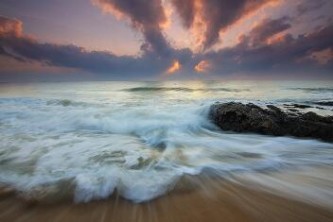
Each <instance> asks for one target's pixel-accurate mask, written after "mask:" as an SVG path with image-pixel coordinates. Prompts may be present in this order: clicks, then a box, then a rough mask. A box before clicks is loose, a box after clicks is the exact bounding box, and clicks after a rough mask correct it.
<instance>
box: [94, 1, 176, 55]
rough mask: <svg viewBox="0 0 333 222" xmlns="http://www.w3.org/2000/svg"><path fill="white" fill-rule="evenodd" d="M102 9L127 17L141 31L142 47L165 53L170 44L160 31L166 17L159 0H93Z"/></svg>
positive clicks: (167, 51) (117, 15)
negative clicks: (142, 37)
mask: <svg viewBox="0 0 333 222" xmlns="http://www.w3.org/2000/svg"><path fill="white" fill-rule="evenodd" d="M93 3H94V4H96V5H97V6H99V7H100V8H101V9H102V10H103V11H105V12H108V13H112V14H114V15H115V16H116V17H118V18H120V19H122V18H124V19H128V20H129V21H130V23H131V25H132V26H133V27H134V28H135V29H137V30H139V31H140V32H142V34H143V36H144V39H145V44H144V46H143V47H142V49H145V50H148V51H153V52H157V53H158V54H159V55H167V54H168V53H169V51H170V45H169V43H168V42H167V41H166V39H165V37H164V36H163V33H162V28H163V26H164V25H165V24H166V23H167V17H166V14H165V11H164V8H163V6H162V2H161V0H93Z"/></svg>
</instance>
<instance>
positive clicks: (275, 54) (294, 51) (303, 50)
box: [206, 18, 333, 73]
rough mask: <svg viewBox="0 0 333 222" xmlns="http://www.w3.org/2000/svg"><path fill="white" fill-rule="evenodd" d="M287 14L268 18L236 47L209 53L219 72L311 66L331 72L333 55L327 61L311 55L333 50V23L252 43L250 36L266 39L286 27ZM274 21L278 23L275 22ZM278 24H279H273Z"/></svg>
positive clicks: (296, 68)
mask: <svg viewBox="0 0 333 222" xmlns="http://www.w3.org/2000/svg"><path fill="white" fill-rule="evenodd" d="M286 21H287V19H286V18H281V19H277V20H270V21H268V20H264V21H263V23H262V24H259V25H258V26H256V27H255V28H254V29H253V30H252V31H251V32H250V34H249V35H247V36H243V38H242V41H240V43H239V44H238V45H236V46H235V47H232V48H227V49H222V50H220V51H218V52H212V53H209V54H207V55H206V56H207V58H209V60H210V61H211V62H212V63H213V65H214V66H213V67H214V69H215V72H223V73H234V72H242V71H243V72H268V73H271V72H272V71H281V70H290V71H295V70H297V71H299V72H306V71H307V70H309V69H312V68H316V69H317V70H326V71H327V72H331V71H332V68H333V58H330V59H329V61H328V62H327V63H326V64H325V65H323V64H318V61H316V60H313V59H311V55H312V54H313V53H316V52H321V51H323V50H333V25H329V26H325V27H322V28H320V29H318V30H316V31H315V32H313V33H310V34H307V35H299V36H297V37H293V36H292V35H290V34H284V35H282V36H280V37H279V38H277V39H276V40H275V41H272V42H269V43H264V44H260V45H252V44H251V43H250V41H246V40H248V39H250V40H251V39H252V40H253V39H262V40H265V39H267V38H269V37H271V36H273V35H277V34H279V33H280V32H283V31H284V30H286V29H287V28H288V27H289V26H288V24H287V23H286ZM272 24H274V25H272ZM273 27H275V28H273Z"/></svg>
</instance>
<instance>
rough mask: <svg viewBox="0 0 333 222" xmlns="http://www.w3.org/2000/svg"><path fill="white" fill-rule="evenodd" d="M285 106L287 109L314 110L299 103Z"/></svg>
mask: <svg viewBox="0 0 333 222" xmlns="http://www.w3.org/2000/svg"><path fill="white" fill-rule="evenodd" d="M284 106H286V107H292V108H298V109H307V108H312V106H309V105H304V104H297V103H293V104H284Z"/></svg>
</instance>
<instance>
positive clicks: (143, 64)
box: [0, 16, 169, 77]
mask: <svg viewBox="0 0 333 222" xmlns="http://www.w3.org/2000/svg"><path fill="white" fill-rule="evenodd" d="M0 55H4V56H7V57H11V58H14V59H16V60H18V61H21V62H26V63H33V62H35V61H38V62H40V63H42V64H44V65H48V66H59V67H67V68H76V69H81V70H86V71H90V72H98V73H105V74H108V75H111V76H114V75H116V74H118V75H123V74H127V75H128V76H129V77H130V76H131V75H134V74H136V75H141V74H142V75H146V76H149V75H153V74H156V73H158V72H160V70H165V69H166V68H167V67H168V62H169V61H168V59H164V60H161V59H159V58H156V56H155V55H154V54H144V55H142V56H139V57H134V56H117V55H114V54H112V53H110V52H103V51H87V50H85V49H84V48H82V47H78V46H75V45H59V44H52V43H40V42H38V41H37V40H35V39H33V38H31V37H28V36H26V35H24V34H23V33H22V22H20V21H18V20H16V19H9V18H6V17H2V16H0Z"/></svg>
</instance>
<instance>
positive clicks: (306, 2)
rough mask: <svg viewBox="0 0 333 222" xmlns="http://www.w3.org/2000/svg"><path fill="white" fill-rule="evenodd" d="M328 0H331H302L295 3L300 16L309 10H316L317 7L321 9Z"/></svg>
mask: <svg viewBox="0 0 333 222" xmlns="http://www.w3.org/2000/svg"><path fill="white" fill-rule="evenodd" d="M328 1H331V0H316V1H313V0H303V1H300V2H299V4H298V5H297V12H298V15H299V16H302V15H304V14H307V13H309V12H313V11H316V10H318V9H321V8H322V7H323V6H324V5H325V4H326V3H327V2H328Z"/></svg>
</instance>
